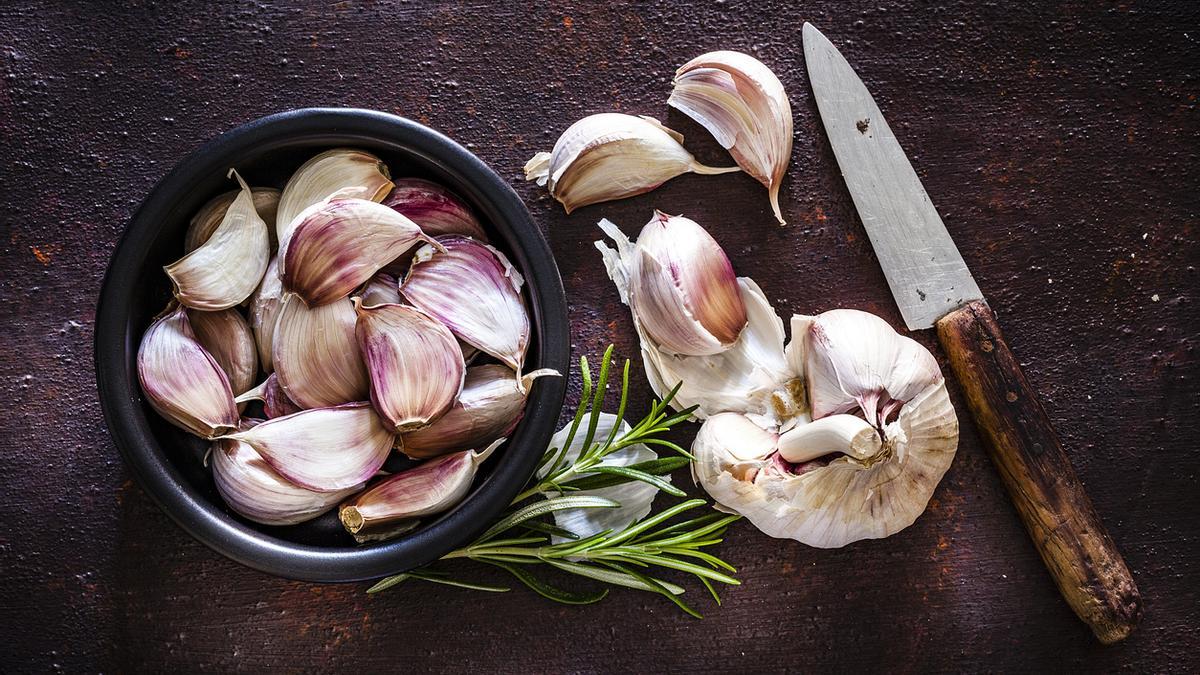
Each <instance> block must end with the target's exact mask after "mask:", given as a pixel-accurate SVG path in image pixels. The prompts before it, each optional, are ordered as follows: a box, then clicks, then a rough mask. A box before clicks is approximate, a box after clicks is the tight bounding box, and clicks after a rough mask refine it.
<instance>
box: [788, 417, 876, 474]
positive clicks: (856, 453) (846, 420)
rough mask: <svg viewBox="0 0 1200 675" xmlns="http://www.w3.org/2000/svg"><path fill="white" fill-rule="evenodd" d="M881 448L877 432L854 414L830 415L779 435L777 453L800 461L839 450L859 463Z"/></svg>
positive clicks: (801, 462)
mask: <svg viewBox="0 0 1200 675" xmlns="http://www.w3.org/2000/svg"><path fill="white" fill-rule="evenodd" d="M882 448H883V440H882V439H880V438H879V432H877V431H876V430H875V427H874V426H873V425H872V424H871V423H870V422H868V421H866V420H864V419H863V418H861V417H857V416H855V415H845V414H842V415H830V416H829V417H822V418H821V419H819V420H816V421H814V422H812V423H810V424H804V425H801V426H798V427H796V428H794V429H791V430H790V431H786V432H784V433H782V434H780V435H779V456H780V457H782V458H783V459H785V460H787V461H788V462H790V463H792V464H803V463H804V462H811V461H812V460H814V459H818V458H820V457H824V456H825V455H828V454H830V453H834V452H840V453H842V454H845V455H849V456H850V457H853V458H855V459H857V460H859V461H860V462H866V461H870V460H871V459H872V458H873V457H876V456H877V455H878V454H879V451H880V450H881V449H882Z"/></svg>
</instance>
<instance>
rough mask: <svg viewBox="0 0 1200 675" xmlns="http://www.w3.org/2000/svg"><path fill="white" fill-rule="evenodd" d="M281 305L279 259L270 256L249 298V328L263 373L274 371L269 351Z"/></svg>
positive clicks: (281, 289) (272, 343) (273, 340)
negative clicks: (269, 260) (251, 331)
mask: <svg viewBox="0 0 1200 675" xmlns="http://www.w3.org/2000/svg"><path fill="white" fill-rule="evenodd" d="M282 304H283V280H281V279H280V278H279V257H278V256H272V257H271V262H270V263H268V264H267V271H266V272H263V278H262V281H260V282H259V283H258V288H257V289H255V291H254V295H252V296H250V328H251V329H252V330H253V331H254V342H255V344H256V345H257V346H258V362H259V364H260V365H262V369H263V371H264V372H267V373H269V372H272V371H274V370H275V361H274V358H273V357H272V355H271V350H272V348H273V346H274V344H275V322H276V320H278V318H279V307H280V306H281V305H282Z"/></svg>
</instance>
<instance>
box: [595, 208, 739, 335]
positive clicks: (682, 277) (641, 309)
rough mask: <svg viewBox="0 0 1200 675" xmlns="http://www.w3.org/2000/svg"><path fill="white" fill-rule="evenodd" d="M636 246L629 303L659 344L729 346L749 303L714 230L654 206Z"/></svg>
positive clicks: (631, 272) (737, 331)
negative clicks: (708, 229) (652, 216)
mask: <svg viewBox="0 0 1200 675" xmlns="http://www.w3.org/2000/svg"><path fill="white" fill-rule="evenodd" d="M605 222H607V221H605ZM637 248H638V253H639V254H638V255H634V256H633V257H632V264H631V271H630V286H629V306H630V309H631V310H632V311H633V313H634V314H636V315H637V316H638V318H639V319H640V320H641V322H642V326H643V327H644V328H645V329H646V332H647V333H649V334H650V336H651V337H653V338H654V340H655V342H656V343H657V345H658V347H659V349H660V350H662V351H663V352H666V353H668V354H684V355H690V356H706V355H710V354H718V353H720V352H722V351H724V350H726V349H728V348H729V347H730V345H732V344H733V343H734V341H735V340H737V337H738V335H739V334H740V333H741V331H742V328H743V327H744V326H745V325H746V307H745V304H744V303H743V302H742V297H741V293H740V292H739V290H738V283H737V276H736V275H735V274H734V273H733V265H732V264H730V262H729V258H728V257H726V256H725V252H724V251H723V250H721V246H720V245H719V244H717V242H716V241H715V240H714V239H713V238H712V236H711V235H709V234H708V232H707V231H706V230H705V229H704V228H703V227H700V225H699V224H697V223H696V222H695V221H693V220H690V219H688V218H684V217H682V216H668V215H667V214H665V213H662V212H661V211H655V212H654V218H652V219H651V220H650V222H649V223H647V224H646V226H645V227H644V228H642V232H641V234H639V235H638V239H637Z"/></svg>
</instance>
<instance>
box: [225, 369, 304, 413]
mask: <svg viewBox="0 0 1200 675" xmlns="http://www.w3.org/2000/svg"><path fill="white" fill-rule="evenodd" d="M234 401H236V402H237V403H239V404H240V403H246V402H249V401H262V404H263V414H265V415H266V416H267V419H274V418H276V417H283V416H285V415H291V414H292V413H298V412H300V411H301V410H303V408H301V407H300V406H298V405H296V404H295V403H294V402H293V401H292V399H290V398H288V395H287V393H286V392H284V391H283V387H281V386H279V378H278V377H276V376H275V374H274V373H271V374H270V375H269V376H267V379H265V380H263V381H262V383H261V384H259V385H258V386H257V387H255V388H253V389H251V390H249V391H247V392H246V393H244V394H241V395H239V396H238V397H237V398H235V399H234Z"/></svg>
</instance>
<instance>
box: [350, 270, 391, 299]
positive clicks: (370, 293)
mask: <svg viewBox="0 0 1200 675" xmlns="http://www.w3.org/2000/svg"><path fill="white" fill-rule="evenodd" d="M358 296H359V297H360V298H362V304H363V306H364V307H374V306H375V305H398V304H400V282H399V281H397V280H396V277H394V276H392V275H391V274H387V273H385V272H377V273H376V274H375V276H373V277H371V278H370V279H369V280H368V281H367V283H365V284H363V287H362V290H360V291H359V292H358Z"/></svg>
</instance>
